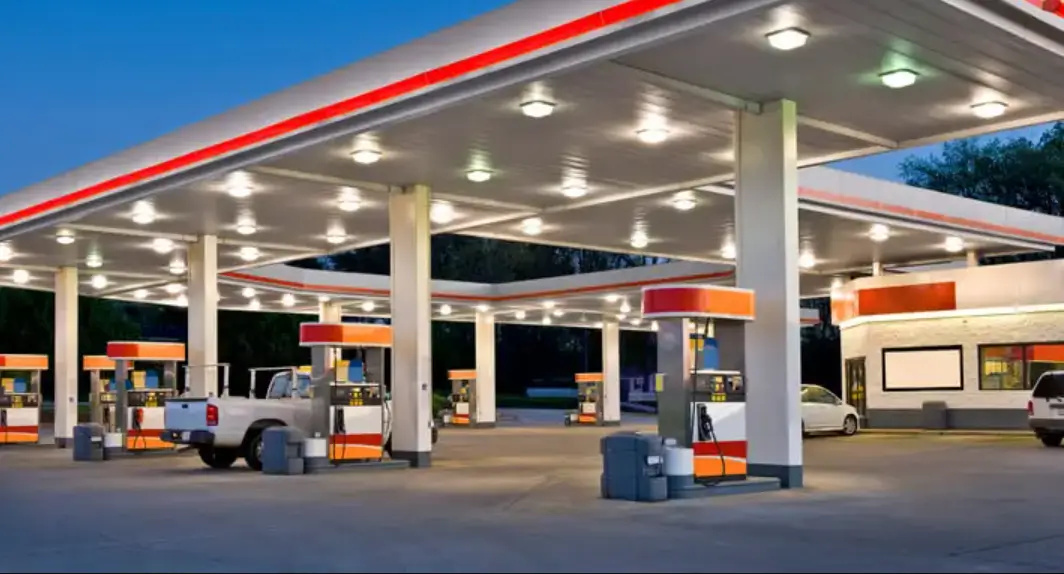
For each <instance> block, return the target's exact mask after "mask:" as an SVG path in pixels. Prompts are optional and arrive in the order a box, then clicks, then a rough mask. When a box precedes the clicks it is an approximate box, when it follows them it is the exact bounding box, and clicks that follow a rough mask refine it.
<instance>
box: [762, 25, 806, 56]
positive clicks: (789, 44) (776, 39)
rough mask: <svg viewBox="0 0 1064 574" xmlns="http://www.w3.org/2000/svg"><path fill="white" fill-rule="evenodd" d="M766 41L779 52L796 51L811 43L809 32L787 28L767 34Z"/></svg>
mask: <svg viewBox="0 0 1064 574" xmlns="http://www.w3.org/2000/svg"><path fill="white" fill-rule="evenodd" d="M765 39H766V40H768V44H769V45H770V46H772V47H773V48H775V49H777V50H783V51H787V50H795V49H797V48H801V47H802V46H805V45H806V43H808V42H809V32H806V31H805V30H802V29H801V28H785V29H783V30H776V31H775V32H770V33H768V34H765Z"/></svg>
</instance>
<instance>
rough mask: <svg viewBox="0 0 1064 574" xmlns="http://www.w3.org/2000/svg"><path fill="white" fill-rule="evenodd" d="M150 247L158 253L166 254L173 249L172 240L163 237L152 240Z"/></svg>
mask: <svg viewBox="0 0 1064 574" xmlns="http://www.w3.org/2000/svg"><path fill="white" fill-rule="evenodd" d="M151 248H152V249H153V250H155V252H156V253H158V254H159V255H166V254H167V253H170V252H171V251H173V250H174V242H173V240H171V239H167V238H165V237H157V238H155V239H153V240H152V242H151Z"/></svg>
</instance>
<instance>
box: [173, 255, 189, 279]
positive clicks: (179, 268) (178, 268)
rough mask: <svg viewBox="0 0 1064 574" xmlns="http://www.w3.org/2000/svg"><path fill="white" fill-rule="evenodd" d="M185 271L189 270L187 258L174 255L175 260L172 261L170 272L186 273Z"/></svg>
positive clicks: (174, 273)
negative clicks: (186, 262) (186, 263)
mask: <svg viewBox="0 0 1064 574" xmlns="http://www.w3.org/2000/svg"><path fill="white" fill-rule="evenodd" d="M185 271H188V266H187V265H185V260H184V259H181V258H180V257H174V260H173V261H171V262H170V274H171V275H184V273H185Z"/></svg>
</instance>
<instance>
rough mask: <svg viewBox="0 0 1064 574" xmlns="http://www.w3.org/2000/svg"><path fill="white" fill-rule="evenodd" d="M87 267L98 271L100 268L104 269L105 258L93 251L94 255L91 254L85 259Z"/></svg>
mask: <svg viewBox="0 0 1064 574" xmlns="http://www.w3.org/2000/svg"><path fill="white" fill-rule="evenodd" d="M85 266H86V267H88V268H89V269H98V268H100V267H103V257H100V254H99V253H97V252H95V251H93V252H92V253H89V255H88V257H86V258H85Z"/></svg>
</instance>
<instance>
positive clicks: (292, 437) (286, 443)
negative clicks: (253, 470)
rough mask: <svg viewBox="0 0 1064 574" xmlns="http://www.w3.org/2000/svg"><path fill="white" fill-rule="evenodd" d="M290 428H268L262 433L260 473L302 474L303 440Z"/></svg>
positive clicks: (302, 437) (299, 433)
mask: <svg viewBox="0 0 1064 574" xmlns="http://www.w3.org/2000/svg"><path fill="white" fill-rule="evenodd" d="M305 438H306V437H305V436H304V435H303V433H302V432H300V431H299V429H294V428H292V427H270V428H268V429H266V430H265V431H263V432H262V473H263V474H277V475H291V474H303V471H304V467H303V440H304V439H305Z"/></svg>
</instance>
